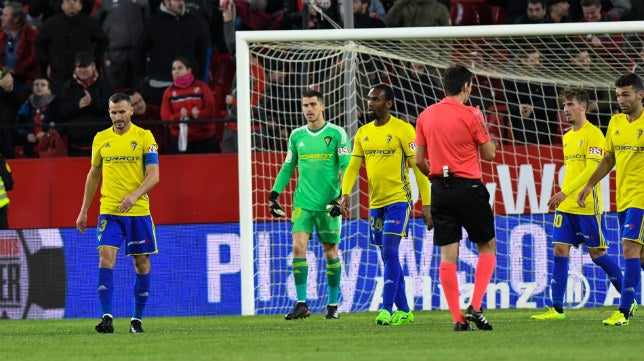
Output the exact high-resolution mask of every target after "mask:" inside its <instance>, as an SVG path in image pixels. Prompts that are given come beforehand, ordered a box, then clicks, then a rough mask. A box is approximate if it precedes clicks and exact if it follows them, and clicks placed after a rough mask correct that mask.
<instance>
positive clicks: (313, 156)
mask: <svg viewBox="0 0 644 361" xmlns="http://www.w3.org/2000/svg"><path fill="white" fill-rule="evenodd" d="M334 156H335V154H328V153H314V154H300V159H302V160H326V159H331V158H333V157H334Z"/></svg>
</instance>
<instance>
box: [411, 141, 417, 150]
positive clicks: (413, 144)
mask: <svg viewBox="0 0 644 361" xmlns="http://www.w3.org/2000/svg"><path fill="white" fill-rule="evenodd" d="M409 149H410V150H416V143H414V142H411V143H409Z"/></svg>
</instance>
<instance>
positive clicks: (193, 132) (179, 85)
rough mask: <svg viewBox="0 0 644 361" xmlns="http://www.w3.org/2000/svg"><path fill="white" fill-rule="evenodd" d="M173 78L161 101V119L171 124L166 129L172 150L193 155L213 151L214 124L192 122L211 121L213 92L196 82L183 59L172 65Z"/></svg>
mask: <svg viewBox="0 0 644 361" xmlns="http://www.w3.org/2000/svg"><path fill="white" fill-rule="evenodd" d="M172 78H173V79H174V80H173V85H171V86H170V87H168V88H167V89H166V90H165V92H164V93H163V100H162V101H161V119H162V120H165V121H168V122H172V123H171V124H170V125H169V126H168V129H169V130H170V144H171V145H170V147H171V149H172V151H173V152H179V153H193V154H194V153H213V152H215V151H216V150H217V149H216V148H217V137H216V136H215V124H214V123H212V122H199V123H197V122H191V120H212V118H213V112H214V109H215V99H214V97H213V95H212V91H211V90H210V88H209V87H208V85H207V84H206V83H204V82H203V81H201V80H198V79H195V77H194V75H193V74H192V68H191V66H190V62H189V61H188V60H187V59H186V58H183V57H178V58H176V59H175V60H174V61H173V62H172ZM179 121H183V122H182V123H179Z"/></svg>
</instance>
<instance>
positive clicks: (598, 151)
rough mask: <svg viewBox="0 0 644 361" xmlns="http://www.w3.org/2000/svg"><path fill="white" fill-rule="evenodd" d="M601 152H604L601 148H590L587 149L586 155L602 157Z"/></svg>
mask: <svg viewBox="0 0 644 361" xmlns="http://www.w3.org/2000/svg"><path fill="white" fill-rule="evenodd" d="M603 152H604V151H603V150H602V149H601V148H597V147H590V149H588V154H590V155H602V153H603Z"/></svg>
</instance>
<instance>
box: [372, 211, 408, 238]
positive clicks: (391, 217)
mask: <svg viewBox="0 0 644 361" xmlns="http://www.w3.org/2000/svg"><path fill="white" fill-rule="evenodd" d="M410 210H411V206H410V205H409V203H407V202H398V203H392V204H389V205H387V206H384V207H382V208H371V209H369V238H370V242H371V244H373V245H374V246H382V235H383V234H396V235H399V236H401V237H404V236H405V234H406V233H407V223H408V222H409V212H410Z"/></svg>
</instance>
